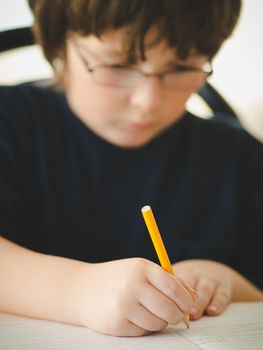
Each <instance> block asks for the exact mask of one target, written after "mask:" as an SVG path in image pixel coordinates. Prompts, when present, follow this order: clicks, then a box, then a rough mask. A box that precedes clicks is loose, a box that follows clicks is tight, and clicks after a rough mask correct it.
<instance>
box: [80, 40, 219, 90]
mask: <svg viewBox="0 0 263 350" xmlns="http://www.w3.org/2000/svg"><path fill="white" fill-rule="evenodd" d="M74 46H75V49H76V52H77V54H78V56H79V58H80V60H81V61H82V62H83V64H84V65H85V67H86V70H87V72H88V73H90V75H91V78H92V79H93V81H94V82H95V83H98V84H104V85H109V86H113V87H124V88H125V87H126V88H132V87H135V86H137V85H138V84H139V83H140V82H141V80H142V79H144V78H148V77H156V78H158V79H159V80H160V82H161V84H162V86H163V87H165V88H167V89H196V90H197V89H199V88H201V86H202V85H203V84H204V82H205V80H206V79H207V77H208V76H209V75H211V74H212V72H213V68H212V65H211V63H210V62H206V63H205V64H204V65H203V66H202V67H201V68H197V67H193V66H188V65H187V66H186V65H181V64H175V65H174V66H173V69H169V70H167V71H164V72H161V73H154V74H152V73H144V72H142V71H140V70H139V69H136V68H134V67H132V66H128V65H121V64H112V65H106V64H101V65H96V66H94V67H91V66H90V65H89V63H88V61H87V59H86V58H85V57H84V56H83V55H82V53H81V52H80V50H79V47H78V46H77V44H76V43H74Z"/></svg>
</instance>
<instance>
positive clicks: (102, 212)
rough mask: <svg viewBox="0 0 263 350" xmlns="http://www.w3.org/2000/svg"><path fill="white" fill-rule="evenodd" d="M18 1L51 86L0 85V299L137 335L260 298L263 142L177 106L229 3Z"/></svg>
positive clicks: (203, 66)
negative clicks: (162, 261)
mask: <svg viewBox="0 0 263 350" xmlns="http://www.w3.org/2000/svg"><path fill="white" fill-rule="evenodd" d="M30 5H31V8H32V10H33V12H34V16H35V33H36V36H37V38H38V41H39V43H40V44H41V45H42V48H43V50H44V54H45V56H46V58H47V59H48V61H49V62H50V63H51V64H52V65H53V67H54V71H55V77H56V82H55V84H54V86H50V87H39V86H36V85H34V84H26V85H20V86H15V87H9V88H8V87H2V88H1V91H0V99H1V100H0V101H1V102H0V134H1V144H0V196H1V197H0V209H1V210H0V213H1V214H0V215H1V216H0V233H1V235H2V237H1V239H0V276H1V282H2V283H1V287H0V310H2V311H5V312H12V313H17V314H22V315H27V316H31V317H36V318H44V319H50V320H55V321H59V322H66V323H71V324H78V325H83V326H87V327H89V328H91V329H94V330H96V331H99V332H103V333H107V334H111V335H118V336H138V335H144V334H147V333H149V332H152V331H159V330H162V329H164V328H165V327H166V326H167V324H177V323H178V322H180V321H181V320H182V319H183V317H184V313H185V312H189V313H190V315H191V318H192V319H198V318H200V317H201V316H202V314H204V313H206V314H208V315H219V314H220V313H222V312H223V311H224V309H225V308H226V306H227V304H228V303H229V302H231V301H254V300H263V294H262V291H261V290H260V288H262V287H263V280H262V264H261V257H260V252H261V249H260V234H261V233H262V230H263V223H262V217H263V215H262V214H263V212H262V208H263V205H262V204H263V203H262V198H263V184H262V178H263V166H262V163H263V162H262V155H263V149H262V145H261V144H260V143H259V142H257V141H256V140H254V139H253V138H252V137H251V136H249V135H248V134H247V133H246V132H244V131H242V130H237V129H233V128H232V127H230V126H227V125H225V124H220V123H215V122H211V121H205V120H201V119H199V118H196V117H195V116H193V115H191V114H189V113H186V112H185V103H186V101H187V99H188V98H189V96H190V95H191V94H192V93H194V92H195V91H197V90H198V89H199V88H200V87H201V86H202V84H204V82H205V80H206V77H207V76H208V75H209V74H210V73H211V71H212V68H211V63H210V62H211V59H212V58H213V56H214V55H215V53H216V52H217V50H218V49H219V47H220V46H221V44H222V43H223V41H224V40H225V39H226V38H227V37H228V36H229V35H230V34H231V32H232V30H233V28H234V26H235V24H236V21H237V18H238V15H239V11H240V1H239V0H213V1H210V0H207V1H205V0H203V1H195V0H192V1H190V0H188V1H185V0H159V1H158V0H154V1H150V0H111V1H104V0H93V1H91V0H86V1H85V0H83V1H77V0H76V1H74V0H72V1H68V2H67V4H66V5H65V2H63V1H60V0H54V1H43V0H31V1H30ZM145 204H150V205H152V207H153V209H154V211H155V213H156V217H157V220H158V223H159V226H160V229H161V232H162V235H163V237H164V241H165V244H166V246H167V249H168V254H169V255H170V257H171V260H172V262H173V263H174V269H175V270H176V272H177V274H176V277H173V276H171V275H169V274H168V273H167V272H165V271H164V270H162V269H161V267H160V266H159V265H158V261H157V259H156V255H155V252H154V249H153V247H152V244H151V241H150V238H149V236H148V233H147V230H146V227H145V224H144V222H143V219H142V217H141V214H140V209H141V207H142V206H144V205H145ZM197 295H198V296H197Z"/></svg>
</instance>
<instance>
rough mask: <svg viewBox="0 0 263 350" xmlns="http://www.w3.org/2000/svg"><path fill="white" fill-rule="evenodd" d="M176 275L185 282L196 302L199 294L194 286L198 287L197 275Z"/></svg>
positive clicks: (184, 284)
mask: <svg viewBox="0 0 263 350" xmlns="http://www.w3.org/2000/svg"><path fill="white" fill-rule="evenodd" d="M176 277H177V278H179V280H180V282H181V283H182V284H183V286H184V287H185V289H186V290H187V291H188V292H189V293H190V294H191V296H192V298H193V300H194V302H196V301H197V299H198V294H197V292H196V291H195V289H194V288H195V287H196V284H197V276H196V275H193V274H190V275H188V276H187V277H186V276H184V275H181V274H180V275H179V274H177V275H176Z"/></svg>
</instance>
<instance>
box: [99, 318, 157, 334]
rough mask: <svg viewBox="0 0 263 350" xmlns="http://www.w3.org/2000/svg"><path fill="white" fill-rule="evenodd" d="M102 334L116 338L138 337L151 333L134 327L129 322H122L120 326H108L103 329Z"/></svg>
mask: <svg viewBox="0 0 263 350" xmlns="http://www.w3.org/2000/svg"><path fill="white" fill-rule="evenodd" d="M103 333H105V334H109V335H113V336H116V337H140V336H143V335H147V334H150V333H151V332H150V331H148V330H146V329H143V328H141V327H138V326H136V325H135V324H134V323H132V322H131V321H129V320H126V321H125V322H124V321H122V324H121V326H120V325H114V324H112V323H111V324H110V325H109V326H108V327H107V328H105V329H103Z"/></svg>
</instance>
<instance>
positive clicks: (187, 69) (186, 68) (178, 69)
mask: <svg viewBox="0 0 263 350" xmlns="http://www.w3.org/2000/svg"><path fill="white" fill-rule="evenodd" d="M174 70H175V71H176V72H182V73H183V72H191V71H193V70H196V69H195V68H194V67H191V66H185V65H182V64H177V65H175V66H174Z"/></svg>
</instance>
